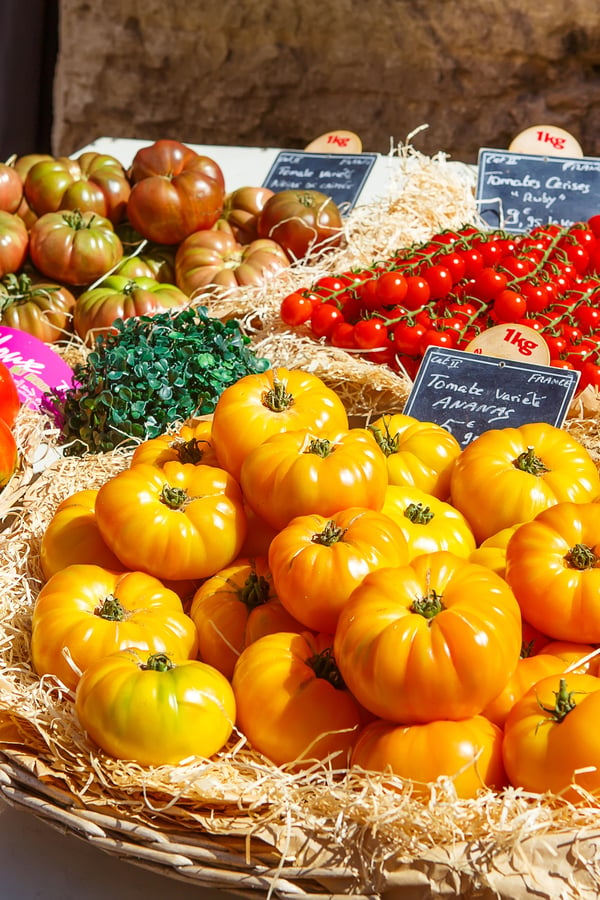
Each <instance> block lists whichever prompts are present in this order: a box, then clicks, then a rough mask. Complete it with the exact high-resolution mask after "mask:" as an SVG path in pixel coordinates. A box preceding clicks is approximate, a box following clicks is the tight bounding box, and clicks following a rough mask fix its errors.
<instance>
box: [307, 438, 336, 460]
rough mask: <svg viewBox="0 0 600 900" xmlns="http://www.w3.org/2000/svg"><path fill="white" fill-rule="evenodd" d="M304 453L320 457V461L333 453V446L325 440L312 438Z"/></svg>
mask: <svg viewBox="0 0 600 900" xmlns="http://www.w3.org/2000/svg"><path fill="white" fill-rule="evenodd" d="M303 452H304V453H313V454H314V455H315V456H320V457H321V459H325V458H326V457H327V456H329V455H330V454H331V453H333V444H332V443H331V441H328V440H327V438H312V440H311V441H310V443H309V445H308V447H307V448H306V450H304V451H303Z"/></svg>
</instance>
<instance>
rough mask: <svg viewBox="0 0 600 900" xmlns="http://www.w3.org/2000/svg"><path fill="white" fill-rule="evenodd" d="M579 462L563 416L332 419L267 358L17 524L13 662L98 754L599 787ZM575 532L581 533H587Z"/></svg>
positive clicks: (464, 791) (589, 548)
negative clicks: (33, 557) (497, 422)
mask: <svg viewBox="0 0 600 900" xmlns="http://www.w3.org/2000/svg"><path fill="white" fill-rule="evenodd" d="M599 497H600V477H599V474H598V470H597V468H596V465H595V463H594V461H593V459H592V457H591V455H590V453H589V452H588V450H587V449H585V447H584V446H583V445H582V444H581V443H580V442H578V441H577V440H576V439H575V438H574V437H573V436H572V435H571V434H570V433H569V432H568V431H567V430H564V429H560V428H556V427H555V426H552V425H547V424H543V423H542V424H539V423H531V424H527V425H523V426H521V427H516V428H506V429H502V430H490V431H486V432H484V433H483V434H482V435H480V436H479V437H478V438H476V439H475V440H474V441H472V442H471V443H470V444H468V445H467V446H466V447H464V448H461V446H460V445H459V443H458V442H457V440H456V439H455V438H454V437H453V436H452V435H451V434H450V433H449V432H448V431H446V430H445V429H443V428H442V427H440V426H438V425H436V424H434V423H431V422H422V421H418V420H416V419H414V418H412V417H410V416H406V415H403V414H390V415H385V416H381V417H379V418H377V419H376V420H374V421H372V422H370V423H368V424H366V425H363V424H361V425H354V424H352V423H351V422H350V421H349V419H348V416H347V413H346V410H345V408H344V406H343V403H342V402H341V400H340V399H339V397H338V396H337V394H336V393H335V392H334V391H333V390H331V389H330V388H329V387H327V386H326V385H325V384H324V382H323V381H321V380H320V379H319V378H318V377H317V376H316V375H314V374H311V373H309V372H307V371H300V370H288V369H283V368H279V369H269V370H267V371H266V372H262V373H257V374H251V375H247V376H245V377H243V378H241V379H240V380H239V381H237V382H235V383H234V384H233V385H231V386H230V387H228V388H227V389H226V390H224V392H223V393H222V395H221V397H220V399H219V401H218V403H217V406H216V409H215V412H214V416H213V417H212V419H210V420H206V421H205V420H201V421H199V420H190V421H189V422H186V423H185V424H183V425H181V426H180V427H178V428H176V429H175V428H174V430H173V431H172V432H171V433H166V434H164V435H162V436H160V437H158V438H154V439H151V440H148V441H145V442H144V443H142V444H140V445H139V446H138V447H137V448H136V450H135V451H134V453H133V454H132V455H131V457H130V458H129V459H128V460H127V462H126V463H124V468H123V469H122V470H121V471H119V472H118V473H117V474H115V475H112V476H110V477H108V478H107V479H106V480H105V481H104V483H102V484H101V485H100V487H99V488H94V489H83V490H78V491H76V492H74V493H73V494H72V495H71V496H69V497H67V498H66V499H65V500H63V502H62V503H61V504H60V505H59V507H58V508H57V509H56V511H55V513H54V515H53V517H52V518H51V520H50V521H49V523H48V524H47V526H46V528H45V530H44V533H43V535H42V538H41V548H40V561H41V566H42V570H43V574H44V583H43V586H42V588H41V590H40V592H39V595H38V597H37V599H36V602H35V607H34V611H33V627H32V639H31V656H32V663H33V667H34V669H35V671H36V672H37V673H38V674H39V675H40V676H42V675H46V676H48V675H52V676H55V677H56V678H58V679H60V681H61V682H62V683H63V684H64V685H65V687H66V688H67V689H68V690H70V691H72V692H73V700H74V703H75V709H76V712H77V715H78V718H79V721H80V723H81V727H82V728H83V729H84V730H85V731H86V732H87V734H88V736H89V739H90V740H91V741H92V742H93V743H94V744H95V745H97V747H99V748H101V750H103V751H104V752H105V753H107V754H109V755H112V756H115V757H118V758H122V759H132V760H136V761H137V762H139V763H141V764H143V765H151V766H155V765H179V764H183V763H185V761H186V760H191V759H197V758H198V757H200V758H207V757H211V756H213V755H214V754H217V753H218V752H219V751H220V750H222V749H223V748H224V747H226V746H227V744H228V741H230V739H231V738H232V735H233V736H234V737H235V739H236V740H239V735H243V736H244V738H245V740H246V741H247V743H248V745H249V746H250V747H251V748H252V749H253V750H254V751H256V753H258V754H261V755H262V756H263V757H265V758H266V759H268V760H269V761H270V762H272V763H274V764H275V765H278V766H281V765H286V766H287V765H289V766H292V767H301V766H303V765H307V764H308V762H309V761H311V760H315V759H316V760H320V761H322V762H323V763H324V764H326V765H328V766H330V767H332V768H334V769H336V770H344V769H346V768H347V767H348V766H357V767H360V768H362V769H364V770H372V771H379V772H382V771H383V772H385V771H391V772H393V773H395V774H396V775H397V776H399V777H400V778H401V779H406V780H407V781H410V783H411V784H412V786H413V789H414V790H420V789H421V787H422V786H423V785H426V784H427V783H430V782H432V781H435V780H436V779H438V778H440V777H447V778H449V779H452V781H453V783H454V785H455V789H456V792H457V795H458V796H459V797H473V796H475V794H476V793H477V792H478V791H479V790H480V789H481V788H493V789H498V790H501V789H502V788H503V787H505V786H506V785H509V784H512V785H514V786H518V787H523V788H524V789H526V790H530V791H536V792H537V791H539V792H542V793H543V792H545V791H556V792H563V793H565V795H566V796H569V797H571V798H572V797H577V796H579V793H578V789H577V788H574V787H573V786H572V783H573V782H577V784H578V785H580V789H581V790H583V791H590V792H594V791H596V790H597V789H600V739H599V738H598V737H597V736H596V735H597V729H596V728H595V721H596V719H595V718H594V715H595V710H596V711H597V708H600V677H599V676H597V675H596V674H595V672H596V668H595V667H596V656H595V651H596V647H597V646H598V645H599V644H600V603H599V602H598V597H599V596H600V567H599V564H600V503H598V502H596V501H597V499H598V498H599ZM596 548H598V550H597V549H596Z"/></svg>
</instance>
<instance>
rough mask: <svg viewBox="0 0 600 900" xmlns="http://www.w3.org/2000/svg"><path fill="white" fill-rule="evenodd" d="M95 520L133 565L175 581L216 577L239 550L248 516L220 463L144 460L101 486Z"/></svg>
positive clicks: (106, 538) (120, 556)
mask: <svg viewBox="0 0 600 900" xmlns="http://www.w3.org/2000/svg"><path fill="white" fill-rule="evenodd" d="M96 521H97V522H98V527H99V529H100V533H101V534H102V537H103V538H104V541H105V542H106V544H107V545H108V546H109V547H110V549H111V550H112V551H113V553H114V554H115V555H116V556H117V557H118V559H120V560H121V562H122V563H123V564H124V565H125V566H126V567H127V568H131V569H140V570H141V571H144V572H149V573H150V574H152V575H155V576H156V577H157V578H161V579H162V578H167V579H173V580H183V579H188V578H191V579H194V578H209V577H210V576H211V575H214V574H215V573H216V572H218V571H219V569H223V568H224V567H225V566H227V565H229V564H230V563H231V562H233V560H234V559H235V558H236V556H238V555H239V551H240V548H241V546H242V544H243V542H244V539H245V537H246V529H247V520H246V513H245V510H244V503H243V498H242V492H241V490H240V487H239V485H238V483H237V481H235V479H234V478H233V477H232V476H231V475H230V474H229V473H228V472H226V471H225V470H224V469H221V468H219V467H217V466H207V465H202V464H199V465H193V464H192V463H180V462H176V461H171V462H166V463H165V464H164V466H162V468H159V467H157V466H154V465H148V464H139V465H136V466H131V467H130V468H129V469H125V470H124V471H123V472H119V473H118V474H117V475H114V476H113V477H112V478H110V479H109V480H108V481H105V482H104V484H103V485H102V486H101V487H100V488H99V490H98V496H97V497H96Z"/></svg>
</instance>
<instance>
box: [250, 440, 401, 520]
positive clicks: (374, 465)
mask: <svg viewBox="0 0 600 900" xmlns="http://www.w3.org/2000/svg"><path fill="white" fill-rule="evenodd" d="M240 484H241V487H242V492H243V494H244V497H245V499H246V502H247V503H249V504H250V506H251V507H252V508H253V509H254V511H255V512H256V513H257V515H259V516H260V517H261V518H262V519H264V520H265V521H266V522H267V523H268V524H270V525H271V526H272V527H273V528H275V529H280V528H283V527H284V526H285V525H287V524H288V522H290V521H291V519H293V518H295V517H296V516H305V515H310V514H311V513H317V514H318V515H322V516H331V515H333V514H334V513H337V512H340V511H341V510H343V509H347V508H348V507H358V506H361V507H365V508H368V509H381V507H382V505H383V501H384V498H385V494H386V488H387V484H388V479H387V467H386V462H385V457H384V455H383V454H382V453H381V451H380V449H379V447H378V446H377V443H376V441H375V439H374V438H373V437H372V435H371V434H370V432H369V431H367V430H366V429H364V428H351V429H350V430H346V431H340V432H337V433H336V434H333V433H332V434H331V435H330V436H329V437H321V436H319V435H316V434H315V433H313V432H312V431H310V430H307V429H301V430H299V431H286V432H283V433H281V434H274V435H272V436H271V437H269V438H267V439H266V440H265V441H263V443H262V444H260V445H259V446H258V447H255V448H254V450H251V451H250V452H249V453H248V455H247V456H246V459H245V460H244V462H243V464H242V469H241V473H240Z"/></svg>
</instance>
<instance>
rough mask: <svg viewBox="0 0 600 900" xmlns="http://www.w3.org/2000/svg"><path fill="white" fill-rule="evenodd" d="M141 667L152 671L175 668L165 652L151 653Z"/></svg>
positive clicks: (165, 670) (164, 670) (166, 670)
mask: <svg viewBox="0 0 600 900" xmlns="http://www.w3.org/2000/svg"><path fill="white" fill-rule="evenodd" d="M141 668H142V669H149V670H150V671H152V672H168V671H169V670H170V669H174V668H175V664H174V663H173V662H171V660H170V658H169V657H168V656H167V655H166V653H151V654H150V656H149V657H148V659H147V660H146V662H145V663H143V665H142V666H141Z"/></svg>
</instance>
